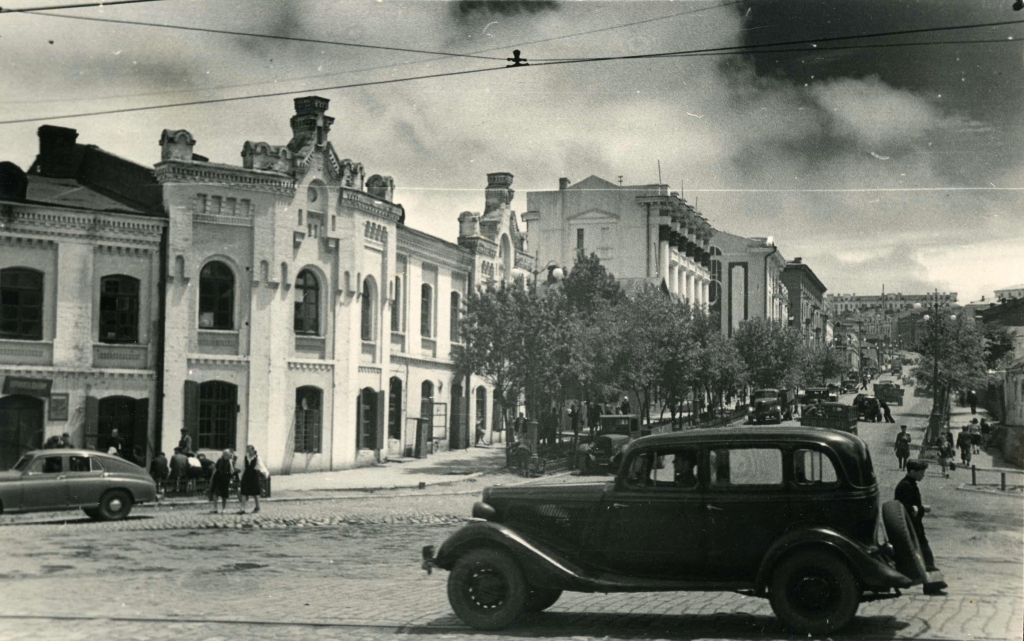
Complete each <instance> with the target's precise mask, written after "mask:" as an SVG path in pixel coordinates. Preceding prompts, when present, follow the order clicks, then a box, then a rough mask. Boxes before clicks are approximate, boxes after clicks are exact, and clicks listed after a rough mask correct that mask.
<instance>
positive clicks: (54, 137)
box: [36, 125, 78, 178]
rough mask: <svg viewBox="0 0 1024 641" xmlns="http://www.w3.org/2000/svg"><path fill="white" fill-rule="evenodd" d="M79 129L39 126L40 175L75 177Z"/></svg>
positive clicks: (38, 160)
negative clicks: (76, 145) (76, 143)
mask: <svg viewBox="0 0 1024 641" xmlns="http://www.w3.org/2000/svg"><path fill="white" fill-rule="evenodd" d="M76 140H78V131H76V130H74V129H69V128H67V127H55V126H53V125H43V126H42V127H40V128H39V157H38V158H36V167H37V171H38V172H39V175H41V176H47V177H50V178H74V177H75V174H76V173H77V172H78V158H77V154H76V153H75V141H76Z"/></svg>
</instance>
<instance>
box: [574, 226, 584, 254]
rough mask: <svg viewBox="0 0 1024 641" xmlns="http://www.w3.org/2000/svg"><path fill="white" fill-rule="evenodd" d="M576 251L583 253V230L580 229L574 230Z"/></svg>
mask: <svg viewBox="0 0 1024 641" xmlns="http://www.w3.org/2000/svg"><path fill="white" fill-rule="evenodd" d="M576 249H577V250H579V251H583V228H582V227H580V228H578V229H577V230H576Z"/></svg>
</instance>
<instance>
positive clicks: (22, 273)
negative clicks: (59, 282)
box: [0, 266, 46, 341]
mask: <svg viewBox="0 0 1024 641" xmlns="http://www.w3.org/2000/svg"><path fill="white" fill-rule="evenodd" d="M12 276H13V277H15V279H17V280H21V279H22V278H24V277H33V278H37V279H38V286H37V287H23V286H21V284H20V283H19V284H18V285H17V286H12V285H4V280H6V279H7V278H9V277H12ZM26 294H36V295H37V296H38V303H36V304H32V303H25V302H23V301H22V300H21V299H22V298H23V297H24V296H25V295H26ZM15 295H16V296H17V298H18V301H17V302H16V303H9V302H8V303H5V302H4V299H5V298H8V297H10V298H13V297H14V296H15ZM45 307H46V274H45V273H44V272H43V271H41V270H38V269H33V268H31V267H21V266H14V267H6V268H4V269H0V339H7V340H24V341H41V340H43V330H44V327H43V324H44V323H43V320H44V319H43V316H44V313H45ZM11 309H13V310H14V313H13V315H12V316H13V318H8V319H5V318H4V316H5V315H6V314H9V313H10V311H11ZM32 310H34V311H35V313H36V319H34V320H33V319H26V318H25V315H26V314H25V312H27V311H32ZM12 322H13V323H14V326H15V330H14V331H9V330H7V331H5V330H4V329H3V326H4V324H5V323H12ZM26 327H28V328H29V329H28V330H26V329H25V328H26ZM33 330H34V331H33Z"/></svg>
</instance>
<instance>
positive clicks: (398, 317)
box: [391, 276, 402, 332]
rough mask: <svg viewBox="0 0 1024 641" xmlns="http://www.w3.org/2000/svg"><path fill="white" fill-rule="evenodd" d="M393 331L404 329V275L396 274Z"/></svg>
mask: <svg viewBox="0 0 1024 641" xmlns="http://www.w3.org/2000/svg"><path fill="white" fill-rule="evenodd" d="M391 331H393V332H400V331H402V277H401V276H395V300H394V302H392V303H391Z"/></svg>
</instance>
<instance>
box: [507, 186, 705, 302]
mask: <svg viewBox="0 0 1024 641" xmlns="http://www.w3.org/2000/svg"><path fill="white" fill-rule="evenodd" d="M526 204H527V208H528V211H527V212H526V213H524V214H523V221H524V222H525V224H526V235H527V238H528V241H529V251H531V252H533V253H534V254H535V256H536V260H537V265H538V266H541V267H543V266H545V265H548V264H552V263H553V264H557V265H559V266H561V267H564V268H567V269H570V268H572V266H573V264H574V262H575V259H576V256H577V255H578V254H579V252H584V253H585V254H586V255H590V254H596V255H597V256H598V257H599V258H600V260H601V263H602V264H603V265H604V266H605V267H606V268H607V269H608V271H609V272H611V273H612V274H614V275H615V277H616V278H617V279H618V280H619V281H620V282H622V283H623V285H624V286H626V287H627V288H630V287H635V286H637V285H640V284H642V283H651V284H654V285H658V286H660V287H663V288H664V289H665V291H667V292H669V293H670V294H672V295H673V296H676V297H678V298H679V299H682V300H686V301H689V302H690V304H691V305H693V306H694V307H701V308H705V307H706V306H707V305H708V303H709V302H710V297H711V284H712V280H713V276H712V273H711V266H712V262H711V258H712V254H713V251H714V248H713V246H712V242H711V239H712V236H713V235H714V231H715V230H714V229H713V228H712V227H711V225H710V224H709V223H708V221H707V220H705V218H704V216H702V215H701V214H700V213H699V212H698V211H697V210H696V209H694V208H693V206H691V205H690V204H689V203H687V202H686V201H685V200H683V199H682V198H680V196H679V194H677V193H675V192H671V193H670V192H669V190H668V186H667V185H616V184H614V183H611V182H609V181H607V180H604V179H601V178H598V177H597V176H590V177H589V178H587V179H586V180H583V181H581V182H578V183H576V184H574V185H573V184H571V183H570V181H569V180H568V179H567V178H561V179H559V183H558V190H557V191H533V192H529V193H527V195H526Z"/></svg>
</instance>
